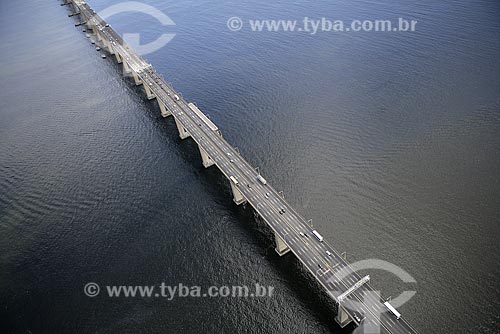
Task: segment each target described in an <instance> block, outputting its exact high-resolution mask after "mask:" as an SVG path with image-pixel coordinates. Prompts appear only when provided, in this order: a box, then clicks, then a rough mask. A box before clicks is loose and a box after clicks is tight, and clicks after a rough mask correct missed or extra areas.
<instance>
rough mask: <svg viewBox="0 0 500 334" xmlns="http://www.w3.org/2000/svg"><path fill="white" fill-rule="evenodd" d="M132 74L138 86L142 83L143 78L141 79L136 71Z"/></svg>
mask: <svg viewBox="0 0 500 334" xmlns="http://www.w3.org/2000/svg"><path fill="white" fill-rule="evenodd" d="M132 76H133V77H134V82H135V85H136V86H139V85H142V81H141V79H139V76H138V75H137V73H136V72H135V71H133V70H132Z"/></svg>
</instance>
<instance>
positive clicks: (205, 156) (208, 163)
mask: <svg viewBox="0 0 500 334" xmlns="http://www.w3.org/2000/svg"><path fill="white" fill-rule="evenodd" d="M198 148H199V149H200V153H201V160H202V161H203V167H205V168H208V167H210V166H212V165H213V164H215V161H213V160H212V158H210V156H209V155H208V153H207V152H206V151H205V150H204V149H202V148H201V146H199V145H198Z"/></svg>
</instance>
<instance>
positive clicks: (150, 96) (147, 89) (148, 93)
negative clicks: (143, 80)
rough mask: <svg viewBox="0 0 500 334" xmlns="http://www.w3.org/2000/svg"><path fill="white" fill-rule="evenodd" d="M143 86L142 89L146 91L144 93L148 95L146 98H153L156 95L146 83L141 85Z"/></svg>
mask: <svg viewBox="0 0 500 334" xmlns="http://www.w3.org/2000/svg"><path fill="white" fill-rule="evenodd" d="M142 86H143V87H144V90H145V91H146V95H147V97H148V100H152V99H154V98H155V97H156V96H155V95H154V94H153V92H152V91H151V89H150V88H149V86H148V85H142Z"/></svg>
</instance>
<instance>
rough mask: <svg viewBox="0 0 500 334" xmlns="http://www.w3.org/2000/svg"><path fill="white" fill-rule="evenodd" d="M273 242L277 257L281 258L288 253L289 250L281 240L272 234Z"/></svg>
mask: <svg viewBox="0 0 500 334" xmlns="http://www.w3.org/2000/svg"><path fill="white" fill-rule="evenodd" d="M274 240H275V242H276V248H275V249H274V250H275V251H276V253H278V255H279V256H283V255H285V254H286V253H288V252H289V251H290V248H288V246H287V244H285V242H284V241H283V239H281V237H280V236H279V235H278V234H276V233H274Z"/></svg>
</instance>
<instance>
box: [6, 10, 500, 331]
mask: <svg viewBox="0 0 500 334" xmlns="http://www.w3.org/2000/svg"><path fill="white" fill-rule="evenodd" d="M88 2H89V3H90V4H91V5H92V6H93V7H94V8H95V9H96V10H102V9H104V8H106V7H108V6H110V5H112V4H116V3H119V2H118V1H111V0H89V1H88ZM144 3H148V4H150V5H153V6H154V7H156V8H158V9H160V10H161V11H163V12H164V13H167V14H168V16H169V17H170V18H171V19H172V20H173V21H174V22H175V23H176V25H175V26H170V27H166V28H165V27H162V26H160V25H159V24H158V22H157V21H155V20H154V19H152V18H151V17H148V16H147V15H144V14H137V13H135V14H134V13H122V14H119V15H115V16H113V17H111V18H110V19H109V21H110V22H111V24H112V25H113V27H114V28H115V29H116V30H118V31H119V32H120V33H132V32H140V33H141V35H142V36H143V38H144V40H143V41H144V42H148V41H151V40H154V39H155V38H156V37H158V36H159V35H160V34H161V33H163V32H164V31H165V29H166V30H167V31H168V32H175V33H176V36H175V38H174V39H173V41H172V42H170V43H169V44H168V45H167V46H166V47H164V48H162V49H161V50H159V51H157V52H155V53H152V54H149V55H146V56H145V57H146V59H147V60H148V61H149V62H151V63H152V64H153V65H154V66H155V68H156V69H157V71H158V72H160V73H161V74H163V75H164V76H165V77H166V78H167V80H169V81H170V82H172V83H173V84H174V86H175V87H176V88H177V89H178V90H179V91H181V92H182V93H183V95H184V96H185V97H186V98H187V99H188V100H190V101H195V102H196V103H197V105H198V106H199V107H200V108H201V109H202V110H203V111H204V112H206V113H208V114H209V115H210V118H211V119H212V120H213V121H214V122H215V123H216V124H217V125H218V126H219V127H220V129H221V131H222V132H223V134H224V136H225V138H227V139H228V141H229V142H231V143H232V144H234V145H235V146H237V147H238V148H239V149H240V151H241V152H242V154H243V155H244V156H245V157H247V158H248V160H249V161H250V162H252V163H253V164H254V165H256V166H260V167H261V171H262V172H263V174H264V175H265V176H266V178H267V179H268V180H271V182H272V184H273V185H274V186H275V187H276V188H277V189H278V190H281V189H282V190H283V191H284V193H285V194H286V197H287V198H288V199H289V201H290V202H291V203H292V204H294V205H295V206H296V208H297V210H298V211H299V212H301V213H302V214H303V215H304V216H305V217H310V218H312V219H313V223H314V226H315V227H316V228H317V229H318V230H320V231H321V232H322V234H323V235H324V236H325V238H327V239H328V240H330V241H331V242H332V243H334V244H335V245H336V248H337V249H338V250H340V251H347V254H348V258H349V259H350V260H351V261H356V260H362V259H370V258H377V259H383V260H386V261H389V262H391V263H394V264H396V265H398V266H400V267H402V268H404V269H405V270H407V271H408V272H409V273H410V274H411V275H412V276H413V277H414V278H415V279H416V281H417V284H416V285H406V284H404V283H402V282H400V281H399V280H398V279H397V278H396V277H394V276H393V275H391V274H388V273H385V272H379V271H374V272H372V273H371V275H372V281H373V285H374V286H375V287H377V288H378V289H380V290H381V291H382V293H383V294H384V296H389V295H393V296H396V295H398V294H399V293H400V292H401V291H402V290H405V289H412V288H416V290H417V294H416V296H415V297H414V298H413V299H411V300H410V301H409V302H408V303H407V304H405V305H404V306H402V307H401V308H400V311H401V313H402V314H403V316H404V317H405V318H406V319H407V320H408V321H409V322H410V323H411V324H412V325H414V327H416V328H417V329H419V331H420V332H421V333H478V332H479V333H499V332H500V329H499V328H500V319H499V317H500V314H499V310H500V300H499V297H498V296H499V295H500V280H499V278H498V277H499V276H500V249H499V246H498V244H499V243H498V240H499V238H500V220H499V218H498V217H499V216H500V207H499V198H500V171H499V166H500V139H499V138H500V136H499V135H500V58H499V57H498V55H499V54H500V39H499V37H500V23H499V22H500V4H499V3H498V2H497V1H493V0H491V1H483V0H477V1H467V0H457V1H430V0H429V1H418V2H417V3H415V1H406V0H404V1H398V3H397V4H394V1H389V0H380V1H374V0H370V1H361V0H360V1H351V0H350V1H347V0H339V1H326V0H325V1H284V0H282V1H281V0H280V1H273V2H271V3H269V2H268V1H260V0H252V1H245V2H244V3H242V2H240V1H222V0H217V1H208V0H200V1H198V0H197V1H194V0H183V1H175V2H174V1H160V0H149V1H144ZM68 13H69V9H68V8H67V7H61V6H59V2H58V1H55V0H54V1H40V0H26V1H2V2H0V25H1V27H2V30H1V33H0V44H1V45H2V48H1V49H0V74H1V80H0V249H1V251H0V304H1V305H0V306H1V311H0V319H1V320H0V321H1V322H2V327H3V328H4V330H2V332H5V333H210V332H213V333H219V332H220V333H235V332H240V333H327V332H334V333H344V332H345V333H349V332H351V331H352V330H353V328H350V327H349V328H347V330H344V331H341V330H339V328H338V327H337V326H336V324H335V321H334V319H333V310H332V309H331V307H330V305H329V304H328V303H327V302H326V297H325V296H324V295H323V294H322V293H321V292H320V290H319V289H318V288H317V287H316V286H315V285H314V284H313V283H312V280H311V279H310V277H309V276H308V275H306V274H305V273H304V270H303V269H302V268H301V266H300V264H298V263H297V261H296V260H295V259H294V258H293V257H292V256H286V257H284V258H279V257H278V256H277V255H276V253H275V252H274V246H273V240H272V237H271V233H270V231H269V230H268V229H267V228H266V227H265V225H264V224H263V223H261V222H258V221H256V220H255V218H254V216H253V213H252V212H251V210H250V209H249V208H246V209H244V208H240V207H236V206H235V205H234V204H233V202H232V198H231V194H230V189H229V186H228V183H227V181H226V180H224V178H223V177H222V176H221V174H220V173H219V172H218V171H217V170H216V169H214V168H211V169H204V168H203V167H202V165H201V161H200V157H199V152H198V149H197V147H196V145H195V144H194V142H192V141H191V140H185V141H181V140H180V139H179V138H178V135H177V133H176V131H177V130H176V127H175V123H174V122H173V120H172V119H163V118H162V117H161V116H160V113H159V110H158V108H157V106H156V105H155V103H154V102H150V101H148V100H147V99H145V97H144V94H143V92H142V90H141V88H140V87H135V86H133V84H132V83H131V81H130V80H125V79H123V78H122V76H121V74H122V70H121V68H120V67H119V66H118V65H117V64H116V63H115V62H114V61H113V59H112V58H111V57H108V58H107V59H105V60H103V59H101V58H100V57H99V53H98V52H96V51H95V49H94V46H92V45H91V44H90V43H89V41H88V39H87V38H86V37H85V34H84V33H82V29H81V27H79V28H75V27H74V24H75V23H76V22H77V18H68V17H67V14H68ZM232 16H239V17H241V18H242V19H244V20H248V19H262V18H277V19H299V20H300V19H301V18H303V17H304V16H308V17H311V18H320V17H323V16H324V17H328V18H331V19H332V20H333V19H343V20H352V19H386V18H389V19H394V18H396V19H397V18H398V17H400V16H402V17H406V18H408V19H415V20H418V21H419V23H418V25H417V31H416V32H412V33H367V32H365V33H318V34H317V35H314V36H311V35H308V34H306V33H264V32H263V33H257V32H251V31H249V30H248V29H243V30H242V31H240V32H231V31H229V30H228V28H227V27H226V21H227V19H228V18H229V17H232ZM91 281H92V282H98V283H99V284H101V285H113V284H117V285H154V284H159V283H161V282H166V283H167V284H171V285H177V284H179V283H183V284H185V285H201V286H206V287H207V286H210V285H243V284H247V285H253V284H254V283H255V282H259V283H261V284H263V285H271V286H274V288H275V295H274V297H273V298H263V299H237V298H227V299H219V298H215V299H198V298H178V299H175V300H172V301H167V300H163V299H154V298H152V299H147V298H144V299H140V298H135V299H127V298H115V299H111V298H105V297H103V296H99V297H97V298H93V299H91V298H88V297H86V296H85V295H84V294H83V286H84V284H85V283H87V282H91Z"/></svg>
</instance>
